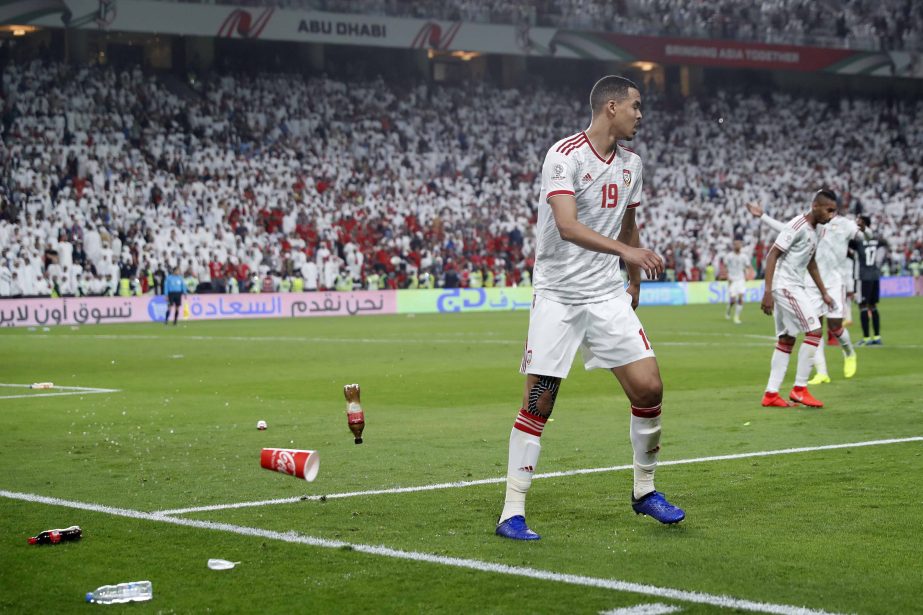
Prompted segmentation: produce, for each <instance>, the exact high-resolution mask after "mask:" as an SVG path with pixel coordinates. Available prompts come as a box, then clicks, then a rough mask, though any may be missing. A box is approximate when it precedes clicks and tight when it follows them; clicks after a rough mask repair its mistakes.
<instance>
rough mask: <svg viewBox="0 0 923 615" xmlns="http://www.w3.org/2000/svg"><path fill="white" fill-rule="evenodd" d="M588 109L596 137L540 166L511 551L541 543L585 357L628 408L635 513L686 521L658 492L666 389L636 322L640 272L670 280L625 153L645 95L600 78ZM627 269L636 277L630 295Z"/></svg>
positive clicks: (512, 451)
mask: <svg viewBox="0 0 923 615" xmlns="http://www.w3.org/2000/svg"><path fill="white" fill-rule="evenodd" d="M590 108H591V110H592V120H591V122H590V127H589V128H588V129H586V130H585V131H581V132H578V133H576V134H574V135H571V136H569V137H567V138H565V139H562V140H560V141H558V142H557V143H555V144H554V145H553V146H552V147H551V149H549V150H548V154H547V155H546V156H545V163H544V165H543V166H542V188H541V195H540V201H539V205H538V223H537V226H536V229H535V236H536V255H535V270H534V271H535V272H534V282H533V286H534V289H535V294H534V295H533V299H532V310H531V313H530V315H529V334H528V338H527V340H526V348H525V352H524V355H523V359H522V364H521V366H520V372H521V373H523V374H525V375H526V383H525V391H524V393H523V399H522V407H521V409H520V410H519V415H518V416H517V417H516V421H515V423H514V424H513V430H512V432H511V433H510V443H509V458H508V465H507V478H506V501H505V503H504V507H503V512H502V513H501V514H500V518H499V519H498V523H497V527H496V533H497V535H499V536H503V537H506V538H512V539H515V540H538V538H539V535H538V534H537V533H535V532H533V531H532V530H530V529H529V527H528V525H527V524H526V520H525V501H526V493H527V492H528V490H529V487H530V486H531V484H532V475H533V473H534V472H535V470H536V467H537V465H538V456H539V451H540V449H541V436H542V432H543V431H544V429H545V425H546V423H547V421H548V417H549V416H550V415H551V411H552V409H553V408H554V402H555V398H556V396H557V393H558V387H559V386H560V384H561V379H562V378H566V377H567V374H568V372H569V371H570V367H571V363H572V362H573V360H574V356H575V354H576V352H577V348H578V347H579V348H580V349H581V350H582V351H583V358H584V365H585V366H586V368H587V369H597V368H600V369H608V370H610V371H611V372H612V373H613V374H614V375H615V377H616V378H617V379H618V381H619V383H620V384H621V386H622V389H623V390H624V391H625V394H626V395H627V396H628V399H629V401H630V403H631V426H630V432H631V444H632V448H633V450H634V488H633V492H632V495H631V505H632V508H633V509H634V511H635V512H636V513H638V514H645V515H649V516H651V517H654V518H655V519H657V520H658V521H660V522H662V523H677V522H679V521H682V520H683V518H684V517H685V513H684V512H683V511H682V510H681V509H679V508H677V507H675V506H673V505H672V504H670V503H669V502H667V500H666V498H664V496H663V494H661V493H659V492H657V491H655V489H654V469H655V467H656V465H657V454H658V452H659V451H660V407H661V400H662V397H663V384H662V382H661V379H660V369H659V367H658V366H657V360H656V359H655V358H654V351H653V350H652V349H651V344H650V341H649V340H648V338H647V335H646V333H645V332H644V328H643V327H642V326H641V322H640V321H639V320H638V317H637V316H636V315H635V312H634V309H635V308H636V307H637V305H638V297H639V295H640V285H641V270H644V272H645V273H646V274H647V276H648V277H649V278H656V277H658V276H659V275H660V274H661V272H662V271H663V260H662V259H661V258H660V257H659V256H658V255H657V254H655V253H654V252H652V251H650V250H647V249H645V248H642V247H640V245H641V244H640V235H639V232H638V227H637V225H636V223H635V211H636V208H637V207H638V206H639V205H640V204H641V185H642V177H641V158H640V157H639V156H638V155H637V154H635V153H634V152H632V151H630V150H628V149H626V148H624V147H620V146H619V145H618V142H619V141H622V140H624V141H630V140H631V139H632V138H633V137H634V135H635V133H636V132H637V130H638V126H639V124H640V121H641V93H640V90H639V89H638V87H637V86H636V85H635V84H634V83H632V82H631V81H629V80H628V79H624V78H622V77H615V76H609V77H604V78H602V79H600V80H599V81H598V82H597V83H596V85H594V86H593V90H592V92H591V93H590ZM620 258H621V259H624V261H625V263H626V265H627V269H628V290H627V292H626V289H625V287H624V284H623V281H622V276H621V273H620V270H619V259H620Z"/></svg>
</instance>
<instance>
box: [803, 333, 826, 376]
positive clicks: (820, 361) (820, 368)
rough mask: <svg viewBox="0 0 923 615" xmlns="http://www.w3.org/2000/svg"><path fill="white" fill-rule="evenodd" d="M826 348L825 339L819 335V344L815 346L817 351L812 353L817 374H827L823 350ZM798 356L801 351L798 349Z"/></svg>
mask: <svg viewBox="0 0 923 615" xmlns="http://www.w3.org/2000/svg"><path fill="white" fill-rule="evenodd" d="M826 348H827V340H826V339H825V338H824V337H823V336H821V338H820V346H818V347H817V352H816V353H814V369H816V370H817V373H818V374H821V375H823V376H826V375H827V355H826V353H825V352H824V351H825V350H826ZM798 356H799V357H800V356H801V351H800V350H799V351H798Z"/></svg>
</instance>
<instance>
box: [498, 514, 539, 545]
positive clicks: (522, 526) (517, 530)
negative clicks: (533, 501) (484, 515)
mask: <svg viewBox="0 0 923 615" xmlns="http://www.w3.org/2000/svg"><path fill="white" fill-rule="evenodd" d="M496 533H497V536H503V537H504V538H512V539H513V540H538V539H539V538H541V536H539V535H538V534H536V533H535V532H533V531H532V530H530V529H529V526H528V525H526V518H525V517H523V516H522V515H516V516H515V517H510V518H509V519H507V520H506V521H504V522H503V523H498V524H497V532H496Z"/></svg>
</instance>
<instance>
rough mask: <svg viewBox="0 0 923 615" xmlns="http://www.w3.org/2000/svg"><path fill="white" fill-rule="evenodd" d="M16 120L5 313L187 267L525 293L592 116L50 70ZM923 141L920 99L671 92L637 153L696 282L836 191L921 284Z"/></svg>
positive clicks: (652, 200)
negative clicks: (780, 220)
mask: <svg viewBox="0 0 923 615" xmlns="http://www.w3.org/2000/svg"><path fill="white" fill-rule="evenodd" d="M537 100H538V101H541V103H540V104H536V103H535V101H537ZM3 103H4V105H3V106H4V114H3V118H2V119H3V139H2V145H0V164H2V184H0V296H16V295H22V296H47V295H49V294H52V293H53V292H56V293H57V294H61V295H71V294H77V293H82V294H91V295H92V294H110V293H120V292H121V293H123V294H124V293H126V292H129V291H130V290H131V289H129V288H128V287H126V286H124V284H125V283H123V282H120V281H121V280H135V279H137V280H138V282H137V288H136V289H134V290H135V291H137V292H145V291H148V290H150V282H149V280H150V276H148V275H147V274H148V273H152V272H155V271H158V270H160V271H163V270H164V269H165V268H167V267H169V266H172V265H179V266H181V268H182V270H183V271H184V272H185V273H186V277H187V281H188V283H189V286H190V289H191V290H195V289H198V290H200V291H218V292H222V291H232V290H235V289H236V290H238V291H240V292H245V291H247V290H248V289H249V288H250V287H255V288H259V289H261V290H264V291H271V290H278V289H280V288H282V289H287V288H290V286H289V284H290V282H291V280H293V279H295V278H300V279H301V280H303V285H304V288H305V289H309V290H313V289H315V288H328V289H330V288H352V287H353V286H355V287H362V288H365V287H367V286H368V285H369V284H374V283H375V279H376V278H377V279H379V280H381V282H380V283H381V284H384V285H386V286H388V287H393V288H399V287H406V286H408V285H411V286H412V285H413V284H415V283H418V282H417V280H419V278H418V277H417V274H420V275H423V276H424V280H422V281H419V283H420V284H423V285H425V283H426V282H425V278H426V277H429V278H430V279H431V280H432V281H433V283H434V284H436V285H439V286H441V285H448V286H451V285H453V284H455V283H456V280H459V283H462V284H464V283H466V280H467V276H468V275H470V272H471V271H472V270H473V269H484V270H485V272H489V273H490V274H491V275H493V276H495V282H494V283H496V284H508V285H512V284H517V283H521V282H522V281H523V280H522V277H523V275H524V272H526V271H528V270H529V268H530V267H531V262H532V261H531V258H532V253H533V241H532V237H531V225H532V222H533V221H534V217H535V199H536V195H537V194H538V184H539V179H538V177H537V173H538V171H539V166H540V164H541V160H542V158H543V156H544V153H545V150H546V148H547V147H549V146H550V144H552V143H554V142H555V141H556V140H557V139H559V138H561V137H562V136H566V135H567V134H570V133H573V132H576V131H577V130H579V129H580V128H581V127H583V125H584V123H585V120H586V115H587V109H586V108H585V105H582V104H578V103H576V102H575V97H574V96H573V95H572V93H571V92H563V91H561V90H560V89H553V88H548V87H543V86H541V85H539V84H537V83H533V84H531V85H528V86H524V87H522V88H521V89H501V88H499V87H497V86H493V85H490V84H489V83H478V84H474V85H468V86H465V87H459V86H449V85H438V84H432V83H426V82H424V81H409V82H400V83H392V82H387V83H386V82H385V81H384V80H382V79H380V78H377V79H374V78H373V79H367V80H355V81H345V80H337V79H333V78H330V77H327V76H314V77H303V76H300V75H290V74H265V73H264V74H259V75H257V76H253V75H244V74H235V75H218V74H212V75H209V76H208V77H207V78H205V79H199V80H196V81H195V83H194V85H191V86H188V87H187V88H186V89H185V90H179V89H178V88H175V87H173V88H168V87H167V86H166V85H165V84H164V82H163V81H162V80H161V79H159V78H158V77H157V76H156V75H153V74H146V73H144V72H143V71H142V70H141V69H140V68H137V67H135V68H131V69H127V70H116V69H113V68H111V67H82V68H73V67H69V66H67V65H64V64H43V63H42V62H40V61H34V62H31V63H27V64H15V63H14V64H11V65H8V66H7V68H6V70H5V72H4V77H3ZM920 126H923V102H907V101H904V102H900V101H892V102H887V101H883V100H868V99H855V100H846V99H841V100H835V101H822V100H817V99H812V98H803V97H796V96H792V95H789V94H780V93H776V94H768V95H745V94H740V93H735V92H732V91H718V92H714V93H713V95H712V96H710V97H708V98H707V99H703V98H689V99H686V100H685V102H684V103H683V104H681V105H679V106H677V104H676V103H675V102H674V101H667V100H663V99H660V98H658V97H657V96H655V95H653V94H651V95H649V96H647V97H646V100H645V119H644V121H643V125H642V130H641V133H640V136H639V139H638V140H637V141H636V142H635V143H633V144H632V147H633V149H636V151H638V152H639V153H640V154H641V156H642V158H643V160H644V161H645V178H644V187H645V195H646V202H645V205H644V207H643V208H642V210H641V211H640V213H639V216H640V220H641V222H642V224H643V238H644V241H645V243H646V244H647V245H649V246H651V247H653V248H654V249H656V250H658V251H659V252H661V253H662V254H664V255H665V256H666V258H667V262H668V267H669V268H670V269H671V270H672V272H671V273H670V277H674V278H676V279H689V280H694V279H699V278H701V277H702V276H703V275H704V272H705V271H706V270H707V269H708V268H709V266H711V268H712V270H718V269H719V261H720V257H721V255H722V254H723V253H724V252H725V251H727V250H728V249H729V247H730V243H731V240H732V238H733V237H734V236H735V235H740V236H743V237H744V239H745V241H747V242H748V243H749V244H750V245H754V246H757V255H758V257H759V255H760V254H761V253H762V251H764V250H765V249H766V244H767V242H768V241H770V240H771V238H769V237H768V236H767V235H766V234H765V232H764V233H763V234H762V235H760V234H759V225H758V223H757V222H756V221H755V220H754V219H753V218H752V217H751V216H749V214H748V213H747V212H746V211H745V210H744V203H745V202H747V201H748V200H758V201H760V202H762V203H763V204H764V206H765V207H766V208H767V209H768V210H769V211H770V212H771V213H772V214H773V215H775V216H776V217H786V216H792V215H795V213H797V212H798V211H799V210H801V209H802V208H803V207H804V206H805V205H806V203H807V202H808V201H809V199H810V198H811V196H812V193H813V190H814V189H816V188H817V187H818V186H821V185H827V186H830V187H832V188H833V189H835V190H836V191H837V192H838V193H840V194H842V196H843V199H844V200H845V201H846V202H847V203H848V205H849V207H850V210H851V211H852V212H862V213H865V214H869V215H871V216H872V217H873V218H874V220H875V225H876V227H877V228H878V230H879V231H881V232H882V233H883V234H884V236H885V237H886V238H887V239H888V242H889V244H890V246H891V251H890V260H889V261H888V262H887V263H886V267H888V268H889V271H890V272H891V273H898V272H906V271H909V270H910V269H911V264H915V266H916V267H919V263H920V260H921V254H920V253H921V249H923V178H921V177H920V172H919V169H920V168H923V130H921V129H920ZM917 270H919V269H917ZM424 274H425V275H424ZM488 277H490V275H488ZM232 278H233V280H232ZM120 284H122V285H121V286H120ZM300 286H301V281H299V284H298V285H297V287H300Z"/></svg>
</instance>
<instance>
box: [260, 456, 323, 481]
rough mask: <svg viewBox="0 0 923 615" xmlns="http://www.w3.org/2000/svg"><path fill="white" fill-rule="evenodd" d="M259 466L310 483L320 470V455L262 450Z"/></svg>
mask: <svg viewBox="0 0 923 615" xmlns="http://www.w3.org/2000/svg"><path fill="white" fill-rule="evenodd" d="M260 466H262V467H264V468H266V469H267V470H273V471H274V472H282V473H283V474H290V475H292V476H295V477H297V478H303V479H305V480H306V481H308V482H311V481H312V480H314V479H315V478H317V471H318V470H319V469H320V455H319V454H318V452H317V451H302V450H296V449H291V448H264V449H263V450H262V451H261V452H260Z"/></svg>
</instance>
